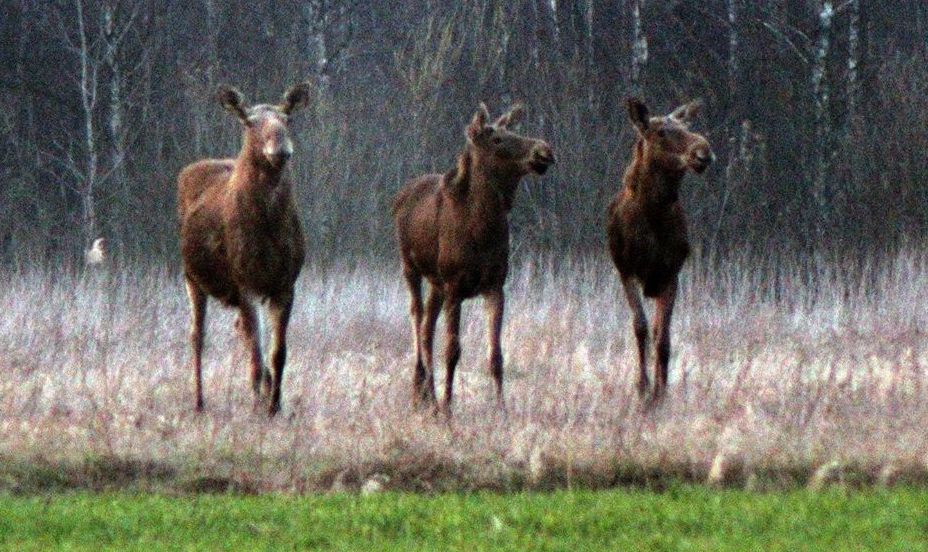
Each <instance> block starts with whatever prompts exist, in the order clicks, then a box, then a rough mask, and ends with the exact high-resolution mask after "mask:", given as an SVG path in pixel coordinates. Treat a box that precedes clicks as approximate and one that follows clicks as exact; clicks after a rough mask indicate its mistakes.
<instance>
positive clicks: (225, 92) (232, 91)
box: [217, 84, 248, 122]
mask: <svg viewBox="0 0 928 552" xmlns="http://www.w3.org/2000/svg"><path fill="white" fill-rule="evenodd" d="M217 96H218V98H219V103H220V105H222V107H223V109H225V110H226V111H230V112H232V113H233V114H234V115H235V116H236V117H238V118H239V120H241V121H242V122H245V121H246V120H248V115H246V114H245V107H244V106H243V105H242V104H244V103H245V97H244V96H242V93H241V92H239V91H238V89H237V88H235V87H234V86H228V85H225V84H224V85H222V86H220V87H219V93H218V94H217Z"/></svg>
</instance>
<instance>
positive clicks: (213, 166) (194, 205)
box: [177, 83, 310, 416]
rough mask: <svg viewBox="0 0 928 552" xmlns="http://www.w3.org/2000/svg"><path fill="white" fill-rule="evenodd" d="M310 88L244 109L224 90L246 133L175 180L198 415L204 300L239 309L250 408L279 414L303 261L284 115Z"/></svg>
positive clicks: (234, 93)
mask: <svg viewBox="0 0 928 552" xmlns="http://www.w3.org/2000/svg"><path fill="white" fill-rule="evenodd" d="M309 96H310V87H309V84H308V83H301V84H297V85H295V86H292V87H291V88H290V89H289V90H287V92H286V93H285V94H284V96H283V101H282V103H281V104H279V105H269V104H257V105H253V106H251V107H247V106H246V105H245V100H244V97H243V96H242V93H241V92H239V91H238V90H237V89H235V88H233V87H229V86H222V87H220V90H219V94H218V99H219V103H220V104H221V105H222V107H223V108H225V109H226V110H227V111H229V112H231V113H232V114H234V115H235V116H236V117H237V118H238V120H239V121H240V122H241V124H242V126H243V129H244V130H243V140H242V149H241V151H240V152H239V154H238V157H237V158H235V159H205V160H201V161H197V162H195V163H193V164H191V165H188V166H187V167H185V168H184V169H183V170H182V171H181V172H180V174H179V176H178V177H177V192H178V216H179V219H180V248H181V256H182V259H183V271H184V279H185V284H186V288H187V295H188V297H189V300H190V308H191V325H190V344H191V348H192V349H193V371H194V384H195V395H196V411H197V412H201V411H203V406H204V405H203V375H202V353H203V324H204V321H205V317H206V304H207V297H209V296H211V297H214V298H216V299H218V300H219V302H220V303H221V304H223V305H225V306H227V307H233V308H237V309H238V317H237V319H236V327H237V329H238V330H239V333H240V338H241V339H242V342H243V343H244V344H245V347H246V349H248V351H249V353H250V367H251V385H252V390H253V391H254V395H255V407H256V408H259V407H260V406H261V405H262V404H266V406H267V408H268V413H269V414H270V415H271V416H273V415H274V414H276V413H277V412H278V411H279V410H280V392H281V381H282V378H283V373H284V363H285V361H286V356H287V344H286V336H287V324H288V322H289V319H290V313H291V310H292V307H293V297H294V283H295V282H296V279H297V276H299V273H300V269H301V268H302V266H303V259H304V238H303V231H302V229H301V226H300V221H299V218H298V217H297V212H296V208H295V207H294V203H293V197H292V186H293V184H292V180H291V177H290V175H289V171H288V164H287V161H288V160H289V159H290V156H291V155H292V154H293V141H292V140H291V138H290V134H289V131H288V127H287V123H288V119H289V117H290V115H292V114H293V113H295V112H296V111H298V110H299V109H302V108H304V107H306V105H307V104H308V103H309ZM261 303H266V304H267V307H268V308H267V310H268V314H269V317H270V322H271V332H272V338H271V346H270V364H271V366H272V367H273V373H271V372H270V371H269V370H268V369H267V368H266V367H265V365H264V359H263V356H262V351H261V333H262V332H263V329H262V328H261V327H260V326H261V324H260V322H261V320H260V319H259V313H260V311H259V310H258V309H260V308H261Z"/></svg>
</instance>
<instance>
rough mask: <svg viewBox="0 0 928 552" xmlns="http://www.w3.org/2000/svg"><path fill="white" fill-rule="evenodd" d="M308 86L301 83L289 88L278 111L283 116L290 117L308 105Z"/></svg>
mask: <svg viewBox="0 0 928 552" xmlns="http://www.w3.org/2000/svg"><path fill="white" fill-rule="evenodd" d="M309 94H310V86H309V82H308V81H307V82H301V83H300V84H295V85H293V86H291V87H290V88H289V89H288V90H287V92H286V93H285V94H284V103H283V104H281V106H280V109H281V111H283V112H284V113H285V114H287V115H290V114H291V113H293V112H294V111H299V110H300V109H303V108H304V107H306V106H307V105H309Z"/></svg>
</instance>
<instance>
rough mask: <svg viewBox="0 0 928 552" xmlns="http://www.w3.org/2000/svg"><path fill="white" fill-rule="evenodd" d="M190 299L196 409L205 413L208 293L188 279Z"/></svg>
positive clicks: (191, 346) (188, 295)
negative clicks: (205, 345) (204, 346)
mask: <svg viewBox="0 0 928 552" xmlns="http://www.w3.org/2000/svg"><path fill="white" fill-rule="evenodd" d="M185 284H186V286H187V297H188V298H189V299H190V348H191V349H192V352H193V361H192V362H193V385H194V390H193V393H194V409H195V410H196V411H197V412H203V322H204V321H205V319H206V293H204V292H203V290H202V289H200V288H199V287H198V286H197V285H196V284H195V283H193V282H192V281H191V280H190V279H189V278H187V279H186V281H185Z"/></svg>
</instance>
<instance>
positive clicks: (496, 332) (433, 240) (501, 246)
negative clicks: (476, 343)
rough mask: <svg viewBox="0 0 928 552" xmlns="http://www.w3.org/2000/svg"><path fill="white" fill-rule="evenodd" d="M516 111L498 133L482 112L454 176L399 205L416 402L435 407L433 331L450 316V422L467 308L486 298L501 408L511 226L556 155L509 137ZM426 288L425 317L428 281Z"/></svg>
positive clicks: (424, 186) (413, 189)
mask: <svg viewBox="0 0 928 552" xmlns="http://www.w3.org/2000/svg"><path fill="white" fill-rule="evenodd" d="M521 115H522V109H521V107H520V106H516V107H515V108H513V109H512V110H511V111H509V112H508V113H506V114H505V115H503V116H501V117H500V118H499V119H497V120H496V121H495V122H493V123H488V121H490V114H489V112H488V111H487V108H486V106H485V105H484V104H482V103H481V104H480V107H479V108H478V109H477V112H476V114H475V115H474V117H473V119H472V121H471V122H470V124H469V125H468V126H467V129H466V132H465V134H466V137H467V145H466V146H465V148H464V151H463V152H461V153H460V155H458V160H457V166H456V167H455V168H453V169H451V170H450V171H448V172H447V173H445V174H444V175H441V174H428V175H424V176H420V177H419V178H416V179H414V180H412V181H410V182H409V183H407V184H406V185H405V186H404V187H403V189H402V190H400V192H399V193H398V194H397V196H396V199H395V200H394V203H393V216H394V220H395V222H396V233H397V239H398V240H399V248H400V256H401V260H402V266H403V276H404V277H405V279H406V284H407V285H408V287H409V293H410V295H411V308H410V310H411V318H412V327H413V336H414V340H415V348H416V364H415V369H414V373H413V402H414V404H415V405H416V406H417V407H421V406H426V405H430V406H436V399H435V379H434V375H433V374H434V371H433V365H432V342H433V337H434V333H435V323H436V321H437V319H438V315H439V313H440V311H441V310H442V308H444V313H445V323H446V334H447V343H446V345H445V347H446V348H445V368H446V374H445V397H444V403H443V405H442V410H443V411H444V412H445V413H446V414H448V415H450V413H451V399H452V387H453V385H454V370H455V367H456V366H457V363H458V359H459V357H460V353H461V347H460V341H459V337H458V332H459V326H460V320H461V302H462V301H464V300H465V299H468V298H471V297H475V296H477V295H481V296H483V298H484V300H485V303H486V308H487V322H488V330H489V345H490V346H489V369H490V373H491V374H492V376H493V380H494V382H495V384H496V397H497V401H498V402H499V405H500V406H501V407H502V406H504V402H503V353H502V348H501V345H500V334H501V332H502V324H503V305H504V297H503V283H504V282H505V281H506V274H507V272H508V270H509V220H508V214H509V211H510V209H512V202H513V200H514V198H515V193H516V187H517V186H518V183H519V180H520V179H521V178H522V177H523V176H525V175H527V174H529V173H535V174H539V175H541V174H544V173H545V171H547V170H548V167H549V166H550V165H551V164H553V163H554V154H553V153H552V150H551V146H549V145H548V144H547V143H546V142H544V141H542V140H537V139H533V138H526V137H524V136H520V135H518V134H516V133H514V132H512V131H511V130H510V126H512V125H514V124H515V123H516V122H517V121H518V119H519V118H520V117H521ZM423 278H425V279H426V280H428V282H429V284H430V285H429V286H428V296H427V298H426V301H425V305H424V307H423V303H422V285H421V284H422V279H423Z"/></svg>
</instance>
